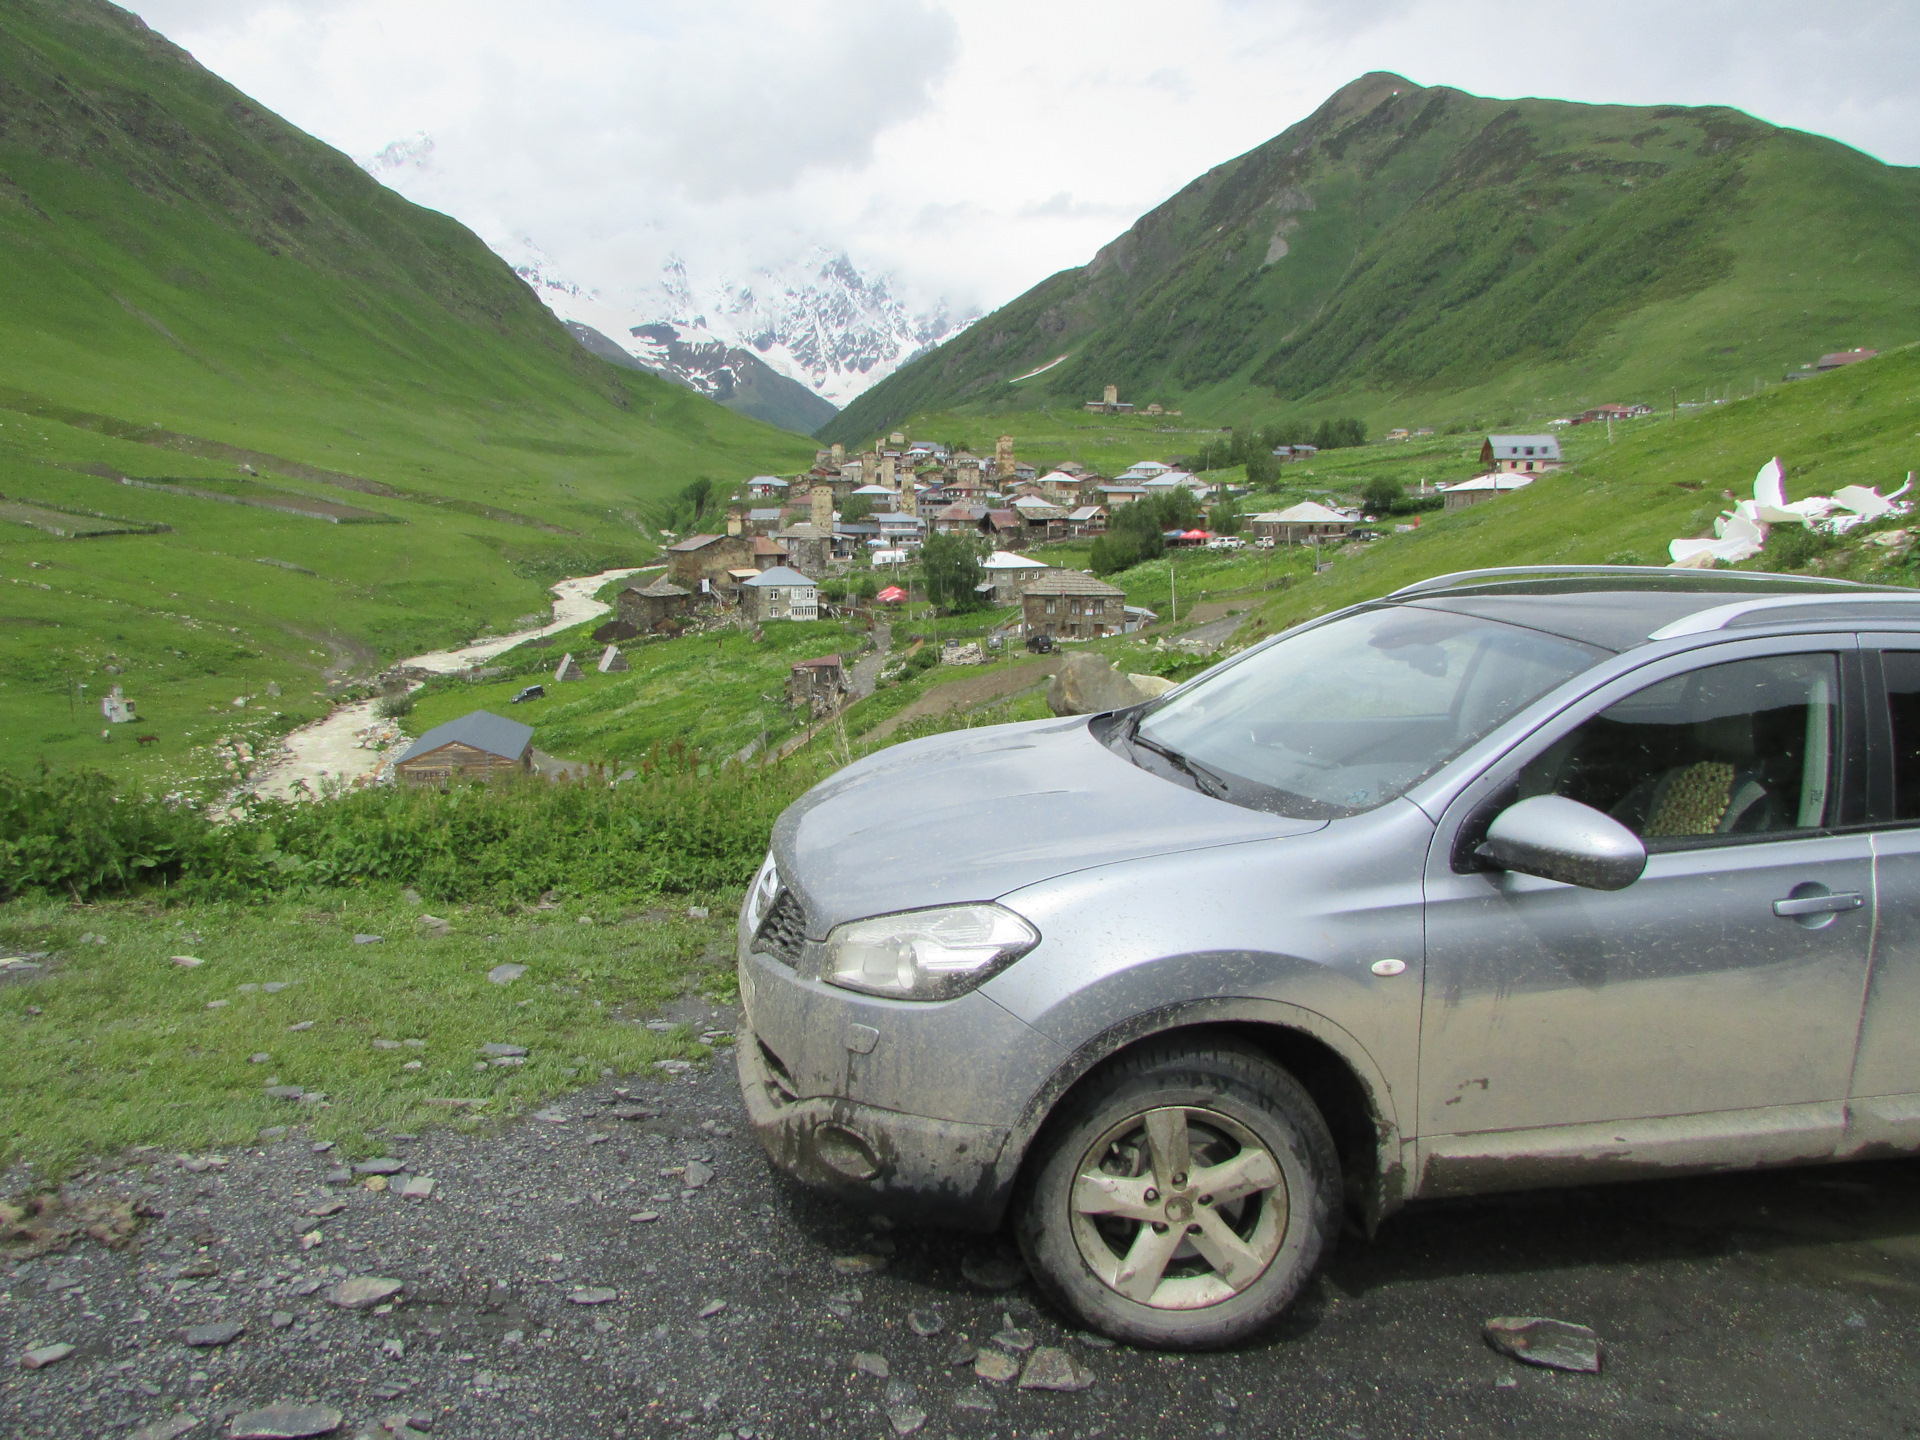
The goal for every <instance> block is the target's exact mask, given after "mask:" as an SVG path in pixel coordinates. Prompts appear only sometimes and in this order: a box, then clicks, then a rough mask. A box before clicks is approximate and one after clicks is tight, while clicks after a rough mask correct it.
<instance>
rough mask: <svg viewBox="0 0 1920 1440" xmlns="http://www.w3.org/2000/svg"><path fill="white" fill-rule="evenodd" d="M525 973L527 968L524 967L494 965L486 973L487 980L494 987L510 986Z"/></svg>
mask: <svg viewBox="0 0 1920 1440" xmlns="http://www.w3.org/2000/svg"><path fill="white" fill-rule="evenodd" d="M526 973H527V967H526V966H524V965H496V966H494V967H493V969H491V970H489V971H487V979H489V980H491V981H492V982H493V983H494V984H496V985H511V984H512V983H513V982H514V981H516V980H518V979H519V978H520V977H521V976H522V975H524V974H526Z"/></svg>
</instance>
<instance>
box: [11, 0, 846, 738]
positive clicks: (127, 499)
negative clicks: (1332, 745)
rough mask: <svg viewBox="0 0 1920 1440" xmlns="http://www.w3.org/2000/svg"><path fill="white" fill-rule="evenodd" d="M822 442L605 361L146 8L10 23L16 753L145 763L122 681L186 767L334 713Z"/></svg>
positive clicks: (44, 15)
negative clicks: (261, 727)
mask: <svg viewBox="0 0 1920 1440" xmlns="http://www.w3.org/2000/svg"><path fill="white" fill-rule="evenodd" d="M810 454H811V446H809V445H808V444H807V443H805V442H804V441H801V440H798V439H797V438H796V437H794V436H792V435H788V434H783V433H781V432H779V431H776V430H774V429H772V428H770V427H768V426H765V425H762V424H760V423H757V422H755V421H753V420H750V419H747V418H745V417H742V416H739V415H735V414H733V413H731V412H729V411H727V410H725V409H722V408H721V407H719V406H717V405H715V404H713V403H712V402H710V401H708V400H706V399H704V398H701V397H700V396H697V395H695V394H693V393H691V392H690V391H688V390H686V389H684V388H682V387H680V386H676V385H672V384H669V383H667V382H666V381H663V380H660V379H658V378H656V377H654V376H651V375H647V374H643V373H640V372H637V371H633V370H626V369H620V368H616V367H615V366H612V365H609V364H606V363H605V362H604V361H601V360H599V359H596V358H595V357H593V356H591V355H589V354H588V353H587V352H586V351H584V350H583V349H582V348H581V347H580V346H579V345H578V344H577V343H576V342H575V341H574V340H573V339H572V338H571V337H570V336H569V335H568V334H567V332H566V330H565V329H564V328H563V327H562V326H561V324H560V322H559V321H557V320H556V319H555V318H554V317H553V316H552V315H551V314H550V313H549V312H548V311H547V310H546V309H545V308H544V307H543V306H542V305H541V304H540V303H539V301H538V299H537V298H536V297H535V296H534V294H533V293H532V292H531V291H530V290H529V289H528V287H527V286H526V285H525V284H524V283H523V282H522V281H520V280H519V279H518V278H517V277H516V276H515V275H514V274H513V272H512V270H511V269H509V268H508V266H507V265H506V264H505V263H504V262H503V261H501V260H500V259H499V258H498V257H496V256H495V255H493V254H492V253H491V252H490V251H489V250H488V249H487V248H486V247H485V246H484V245H483V244H482V243H481V242H480V241H479V239H478V238H477V237H475V236H474V235H473V234H471V233H470V232H469V231H467V230H466V229H465V228H464V227H462V226H461V225H459V224H457V223H456V222H455V221H453V220H451V219H449V218H448V217H447V216H445V215H441V214H438V213H436V212H434V211H430V210H426V209H423V208H421V207H419V206H416V205H413V204H411V203H409V202H408V201H406V200H404V199H402V198H401V197H400V196H398V195H396V194H394V193H393V192H391V191H389V190H387V189H385V188H384V187H382V186H380V185H379V184H377V183H376V182H375V181H374V180H373V179H371V178H370V177H369V176H367V175H366V174H364V173H363V172H362V171H361V170H360V169H359V168H358V167H356V166H355V165H354V164H353V163H352V162H351V161H350V160H348V158H347V157H346V156H344V155H342V154H340V153H339V152H337V151H335V150H333V149H331V148H329V147H328V146H326V145H323V144H321V143H320V142H318V141H316V140H314V139H313V138H312V137H310V136H308V135H306V134H304V133H303V132H301V131H300V130H298V129H296V128H294V127H293V126H291V125H289V124H287V123H286V122H285V121H283V120H281V119H279V118H278V117H276V116H274V115H272V114H271V113H269V112H267V111H265V110H264V109H262V108H261V107H260V106H259V105H257V104H256V103H254V102H253V101H252V100H250V99H249V98H248V97H247V96H245V95H243V94H241V93H240V92H239V91H237V90H235V89H234V88H233V87H232V86H230V85H227V84H226V83H224V82H223V81H221V80H219V79H217V78H216V77H214V76H213V75H211V74H209V73H208V72H207V71H205V70H204V69H202V68H201V67H200V66H199V65H198V64H196V63H195V62H194V60H193V59H192V57H190V56H189V55H187V54H186V53H185V52H183V51H181V50H180V49H178V48H177V47H175V46H173V45H172V44H170V43H169V42H168V41H166V40H165V39H164V38H162V37H161V36H159V35H157V34H155V33H154V32H152V31H151V30H149V29H147V28H146V27H145V26H144V25H143V24H142V23H141V22H140V21H139V20H138V19H136V18H135V17H133V16H132V15H130V14H128V13H126V12H125V11H122V10H119V9H117V8H115V7H113V6H111V5H108V4H106V3H103V0H19V3H16V4H12V5H9V6H7V7H6V8H5V10H4V11H0V496H4V497H5V501H4V506H5V507H6V508H5V509H0V766H15V767H20V766H28V765H32V764H35V763H37V762H39V761H41V760H46V761H47V762H49V763H52V764H55V765H62V764H70V763H76V762H85V763H91V764H103V763H104V764H107V765H108V766H109V767H112V766H115V765H117V764H122V763H127V761H125V760H122V759H121V758H120V757H122V754H123V752H126V753H127V755H128V757H129V758H130V757H131V752H133V750H134V746H133V743H132V738H133V737H132V735H131V734H121V733H120V732H118V731H117V732H116V739H115V741H114V742H110V743H103V742H102V741H101V740H100V729H101V723H100V715H99V707H98V702H99V699H100V697H101V695H102V694H103V693H104V691H105V690H106V688H107V686H108V685H109V684H112V683H120V684H123V685H124V686H125V687H126V690H127V692H128V694H129V695H130V696H132V697H134V698H135V699H136V700H137V702H138V703H139V707H140V716H141V723H140V724H139V725H137V726H125V727H121V730H122V731H133V730H138V731H140V732H143V733H146V734H150V735H152V736H154V737H155V739H154V740H153V741H152V742H151V743H149V744H148V745H145V746H143V747H141V751H140V756H141V760H142V763H143V764H148V765H157V766H160V767H162V768H164V767H165V766H167V765H170V764H173V763H175V762H177V761H179V760H180V759H181V758H182V756H183V755H184V753H185V752H186V750H188V749H189V748H192V747H196V746H203V745H205V744H206V743H207V742H208V741H210V740H212V739H214V738H215V737H216V736H217V734H218V733H220V730H221V728H222V727H223V726H224V724H225V722H224V721H222V720H219V719H216V718H214V717H211V716H209V715H208V713H207V712H208V709H209V707H216V706H217V707H221V708H222V709H223V710H224V709H227V708H228V707H229V706H230V702H231V701H232V700H233V699H234V697H236V696H237V695H240V694H242V693H249V694H254V695H256V696H260V695H262V692H263V691H265V689H266V687H267V685H268V684H269V683H272V684H275V685H277V686H278V687H279V689H280V690H281V691H282V692H283V696H284V698H283V699H282V701H281V702H280V703H279V704H277V705H275V706H274V707H273V708H274V709H277V710H281V711H284V712H286V713H287V714H291V713H293V712H295V711H297V710H299V709H302V708H304V709H306V710H308V711H309V712H311V711H313V710H314V709H316V708H321V702H320V701H319V700H318V699H316V698H314V697H313V695H312V692H314V691H316V690H320V689H322V688H324V687H323V685H322V672H323V670H324V669H326V668H327V667H333V669H332V675H333V676H334V677H337V676H340V675H342V674H347V673H365V672H366V671H368V670H370V669H371V668H373V667H374V666H376V665H379V664H384V663H388V662H390V661H392V660H393V659H395V658H396V657H398V656H402V655H406V654H410V653H415V652H417V651H419V650H421V649H426V648H431V647H434V646H438V645H442V644H446V643H450V642H458V641H461V640H463V639H465V638H467V637H469V636H471V635H473V634H475V633H478V632H480V631H483V630H486V629H488V628H496V629H499V628H506V627H508V626H510V625H511V624H512V622H513V621H514V620H515V619H516V618H518V617H521V616H524V615H530V614H532V615H539V616H540V617H542V618H544V616H545V614H546V611H547V605H548V600H549V597H548V596H547V594H546V589H545V587H546V586H547V585H548V584H550V583H551V582H552V581H553V580H556V579H558V578H560V577H561V576H563V575H566V574H577V573H582V572H588V571H592V570H594V569H598V568H601V567H603V566H607V565H614V564H622V563H624V564H633V563H636V562H637V561H638V560H640V559H642V558H644V557H645V556H647V555H649V554H651V553H652V552H653V550H654V549H655V548H656V547H655V544H654V543H653V542H652V541H649V540H648V539H647V538H646V535H645V533H644V532H643V528H642V527H643V524H644V522H645V521H646V520H647V518H648V516H649V507H650V506H651V505H652V503H653V502H654V501H655V500H656V499H658V498H661V497H665V496H668V495H671V494H672V493H674V492H676V491H677V490H679V489H680V488H681V487H682V486H684V485H686V484H687V483H688V482H690V481H691V480H693V479H694V478H695V477H697V476H699V475H702V474H707V475H713V476H719V477H728V476H732V475H736V474H753V473H756V472H759V471H767V470H779V469H792V468H794V467H796V466H798V465H802V464H804V463H805V462H806V460H807V457H808V456H809V455H810ZM123 479H131V480H133V481H136V482H139V483H137V484H133V485H128V484H123V483H121V482H122V480H123ZM21 507H24V508H21ZM16 510H17V511H18V514H16V513H15V511H16ZM48 513H54V514H61V513H72V514H75V515H77V516H80V517H83V518H84V519H85V523H86V525H87V526H88V527H90V528H94V529H99V528H101V527H102V526H103V525H106V524H107V522H106V521H103V520H102V519H101V517H108V518H109V519H110V520H111V522H113V523H112V524H111V525H110V526H109V527H108V528H113V529H116V530H118V531H119V532H120V533H116V534H113V535H110V536H103V537H100V538H88V539H70V538H65V537H64V536H62V535H58V534H55V533H54V529H59V528H61V527H60V526H59V524H58V522H49V523H50V524H52V525H53V529H49V528H47V526H46V525H36V524H34V523H30V521H28V522H23V521H22V520H20V519H19V518H18V515H19V514H25V515H28V516H30V517H33V516H37V517H41V518H42V519H44V517H45V515H47V514H48ZM356 522H359V523H356ZM83 686H84V687H86V688H84V689H82V688H80V687H83ZM196 717H197V718H196ZM283 718H284V716H283ZM189 731H192V732H195V733H194V734H193V735H192V736H189V735H188V732H189ZM122 741H124V742H125V743H120V742H122Z"/></svg>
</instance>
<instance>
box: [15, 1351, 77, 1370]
mask: <svg viewBox="0 0 1920 1440" xmlns="http://www.w3.org/2000/svg"><path fill="white" fill-rule="evenodd" d="M72 1353H73V1346H71V1345H42V1346H40V1347H39V1348H38V1349H36V1350H29V1351H27V1353H26V1354H24V1355H22V1356H21V1357H20V1363H21V1364H22V1365H23V1366H25V1367H26V1368H27V1369H29V1370H44V1369H46V1368H47V1366H49V1365H57V1364H59V1362H60V1361H62V1360H64V1359H66V1358H67V1356H69V1355H71V1354H72Z"/></svg>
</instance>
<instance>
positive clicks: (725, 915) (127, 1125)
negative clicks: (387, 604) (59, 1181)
mask: <svg viewBox="0 0 1920 1440" xmlns="http://www.w3.org/2000/svg"><path fill="white" fill-rule="evenodd" d="M737 898H738V897H737V892H736V893H735V894H734V895H731V896H728V897H723V899H722V900H721V901H720V902H717V903H716V904H715V906H714V908H713V912H712V913H713V915H714V916H715V917H716V918H713V919H710V920H692V919H688V918H687V917H686V915H685V913H684V910H683V909H682V910H673V911H666V910H656V911H652V912H638V913H636V912H632V911H623V910H621V909H619V908H616V907H610V906H608V905H605V904H598V903H593V902H588V901H566V902H562V903H560V904H559V906H558V908H556V909H553V910H550V911H538V912H523V913H504V912H502V911H499V910H495V909H492V908H491V907H487V906H475V907H464V906H463V907H460V908H458V909H453V910H448V911H442V912H440V913H439V915H437V916H436V918H439V919H444V920H446V921H448V922H449V929H448V932H447V933H446V934H444V935H442V934H436V933H434V931H433V929H431V928H429V927H428V926H427V925H425V924H423V922H422V916H423V915H425V914H426V913H428V912H426V911H425V910H423V909H422V908H421V907H419V906H416V905H412V904H409V903H407V901H406V900H404V899H403V898H402V897H401V896H400V895H399V893H398V892H397V890H395V889H386V888H383V889H379V890H373V891H371V893H369V892H368V891H357V890H356V891H353V892H317V893H314V894H310V895H307V896H304V897H302V898H300V899H298V900H289V901H285V902H279V903H270V904H264V905H261V904H246V905H192V906H186V907H181V908H178V909H161V908H159V907H156V906H153V905H150V904H146V903H142V902H139V901H125V902H116V903H111V904H97V905H89V906H84V907H76V906H71V905H64V904H58V903H46V902H31V901H19V902H15V903H14V904H11V905H8V906H5V907H3V908H0V953H16V952H23V951H24V952H29V953H30V952H33V951H39V950H52V951H56V952H58V953H59V955H60V957H61V963H60V969H59V978H58V980H57V982H52V983H42V984H32V985H14V986H11V987H8V988H5V989H0V1088H3V1089H4V1090H5V1093H6V1094H7V1096H8V1097H9V1104H8V1112H9V1113H8V1118H7V1122H6V1124H5V1126H4V1127H0V1128H4V1139H0V1164H7V1163H12V1162H17V1161H20V1160H30V1161H32V1162H33V1164H34V1165H35V1167H36V1169H37V1170H38V1171H39V1173H40V1174H41V1176H42V1178H51V1177H56V1176H58V1175H59V1174H61V1173H64V1172H65V1171H67V1170H69V1169H71V1168H73V1167H74V1166H75V1165H76V1164H78V1163H79V1162H80V1161H82V1160H83V1159H84V1158H85V1157H87V1156H90V1155H106V1154H111V1153H114V1152H115V1151H118V1150H122V1149H124V1148H126V1147H129V1146H134V1145H162V1146H165V1147H167V1148H168V1149H188V1150H198V1149H204V1148H214V1149H221V1148H227V1147H232V1146H240V1145H247V1144H250V1143H252V1142H253V1141H254V1140H255V1138H256V1137H257V1136H258V1134H259V1132H260V1131H261V1129H262V1128H264V1127H267V1126H271V1125H287V1124H294V1123H297V1124H300V1125H303V1126H304V1127H306V1128H307V1129H308V1130H310V1131H311V1132H312V1133H313V1135H314V1136H315V1137H316V1138H320V1139H331V1140H338V1141H339V1142H341V1144H342V1146H343V1148H344V1149H345V1151H346V1152H347V1153H348V1154H350V1155H359V1154H362V1153H366V1152H367V1151H369V1150H372V1149H373V1148H374V1147H375V1145H376V1144H377V1142H376V1141H375V1140H374V1139H373V1138H372V1136H371V1133H370V1132H371V1131H372V1130H374V1129H376V1128H379V1127H384V1128H386V1129H389V1130H396V1129H397V1130H408V1129H418V1128H419V1127H421V1126H423V1125H428V1124H444V1123H450V1122H458V1123H467V1124H473V1123H479V1122H482V1121H489V1120H495V1119H499V1118H502V1117H505V1116H510V1115H513V1114H517V1113H519V1112H521V1111H523V1110H525V1109H527V1108H529V1107H531V1106H532V1105H535V1104H537V1103H538V1102H539V1101H540V1100H542V1099H544V1098H546V1097H549V1096H551V1095H553V1094H555V1093H557V1092H560V1091H563V1090H567V1089H570V1088H573V1087H574V1086H578V1085H585V1084H589V1083H597V1082H598V1081H599V1079H600V1078H601V1076H602V1074H603V1072H605V1071H608V1070H611V1071H613V1072H614V1073H615V1074H629V1073H634V1072H638V1071H643V1070H647V1069H649V1068H650V1067H651V1065H652V1063H653V1062H654V1061H655V1060H659V1059H664V1058H668V1057H677V1056H688V1055H694V1054H699V1053H704V1047H702V1046H701V1045H700V1044H699V1042H698V1040H697V1038H696V1037H694V1036H692V1035H690V1034H689V1033H688V1032H687V1031H686V1030H685V1029H679V1030H675V1031H671V1032H665V1033H662V1032H656V1031H652V1030H649V1029H647V1028H646V1026H645V1025H644V1023H643V1022H644V1020H645V1019H646V1018H647V1017H648V1016H649V1015H651V1014H652V1013H654V1011H655V1010H656V1009H657V1007H658V1006H659V1005H660V1004H661V1003H663V1002H665V1001H667V1000H670V999H672V998H674V997H676V996H679V995H681V994H684V993H687V992H689V991H693V992H696V993H697V992H710V993H714V994H718V995H723V996H725V995H730V994H731V992H732V987H733V976H732V966H731V961H730V953H731V952H730V949H729V935H730V932H731V925H730V923H729V922H730V919H731V909H730V908H729V904H728V903H727V902H737ZM587 921H591V922H592V923H586V922H587ZM369 934H371V935H380V936H382V937H384V938H383V939H382V940H381V941H380V942H378V943H372V944H356V943H355V941H354V936H355V935H369ZM83 937H92V938H90V939H87V938H83ZM182 954H188V955H192V956H193V957H195V958H197V959H199V960H201V961H203V962H204V963H203V964H201V965H198V966H196V967H193V968H182V967H180V966H178V965H176V964H174V963H173V962H172V959H171V957H172V956H175V955H182ZM502 964H519V965H525V966H527V967H528V968H527V971H526V973H525V974H524V975H523V976H521V977H520V978H519V979H516V980H514V981H512V982H511V983H510V984H506V985H496V984H492V983H490V982H489V981H488V979H487V974H488V972H489V971H490V970H492V969H493V968H494V967H495V966H498V965H502ZM265 985H273V986H276V987H284V988H280V989H277V990H276V992H275V993H267V992H266V991H265V990H263V989H262V988H260V987H262V986H265ZM294 1027H305V1028H294ZM376 1042H382V1043H376ZM384 1042H393V1043H392V1044H391V1045H389V1044H387V1043H384ZM411 1042H419V1043H411ZM492 1043H502V1044H510V1045H519V1046H524V1047H525V1048H526V1050H527V1052H528V1053H527V1056H526V1061H525V1063H524V1064H523V1065H517V1066H502V1067H495V1066H493V1065H491V1064H482V1063H481V1062H482V1058H483V1057H482V1056H481V1054H480V1047H481V1046H483V1045H487V1044H492ZM259 1055H265V1056H266V1057H267V1058H266V1059H265V1060H258V1061H256V1060H254V1059H253V1058H252V1057H255V1056H259ZM269 1085H289V1086H300V1087H302V1088H303V1089H305V1090H308V1091H313V1092H317V1094H316V1097H315V1098H314V1099H312V1100H311V1101H309V1100H301V1101H293V1100H286V1099H276V1098H273V1097H270V1096H268V1095H267V1094H266V1093H265V1092H266V1089H267V1087H268V1086H269ZM321 1096H323V1097H324V1103H322V1102H321V1100H320V1098H319V1097H321ZM438 1100H464V1101H477V1102H479V1103H477V1104H471V1105H464V1106H459V1107H453V1106H444V1105H436V1104H434V1103H433V1102H434V1101H438Z"/></svg>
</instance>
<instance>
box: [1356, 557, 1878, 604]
mask: <svg viewBox="0 0 1920 1440" xmlns="http://www.w3.org/2000/svg"><path fill="white" fill-rule="evenodd" d="M1529 575H1541V576H1545V575H1620V576H1628V575H1631V576H1634V577H1636V578H1638V579H1641V580H1651V579H1653V578H1655V577H1656V576H1658V577H1661V578H1663V579H1666V580H1669V581H1674V582H1678V583H1679V584H1682V585H1690V584H1694V583H1697V582H1699V581H1701V580H1709V581H1725V580H1765V581H1767V582H1769V583H1775V582H1777V583H1779V584H1781V585H1794V586H1804V587H1806V588H1807V589H1809V590H1866V591H1873V590H1876V589H1879V588H1881V587H1877V586H1870V585H1863V584H1861V583H1860V582H1859V581H1858V580H1835V579H1829V578H1827V577H1826V576H1815V575H1775V574H1772V573H1770V572H1768V571H1765V570H1691V569H1689V570H1675V569H1673V568H1671V567H1668V566H1662V565H1496V566H1492V567H1490V568H1488V569H1485V570H1455V571H1454V572H1452V573H1451V574H1448V575H1435V576H1432V577H1431V578H1429V579H1426V580H1417V581H1415V582H1414V583H1413V584H1411V585H1403V586H1401V587H1400V588H1399V589H1398V590H1395V591H1394V592H1393V593H1392V594H1390V595H1388V596H1387V599H1389V600H1398V599H1400V598H1401V597H1402V596H1406V595H1425V594H1429V593H1431V592H1433V591H1435V590H1449V589H1452V588H1453V587H1454V586H1456V585H1464V584H1467V583H1468V582H1470V581H1474V580H1519V579H1523V578H1525V577H1526V576H1529Z"/></svg>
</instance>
